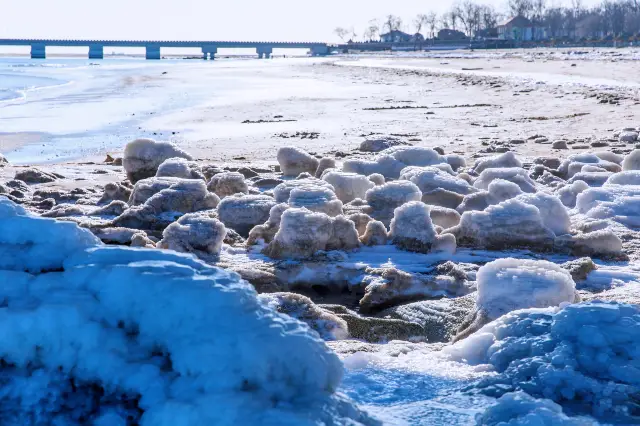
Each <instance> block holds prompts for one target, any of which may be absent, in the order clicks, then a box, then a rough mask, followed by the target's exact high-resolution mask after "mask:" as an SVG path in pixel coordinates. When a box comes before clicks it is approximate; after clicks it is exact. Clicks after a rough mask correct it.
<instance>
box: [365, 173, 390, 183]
mask: <svg viewBox="0 0 640 426" xmlns="http://www.w3.org/2000/svg"><path fill="white" fill-rule="evenodd" d="M367 177H368V178H369V180H370V181H371V182H373V183H374V185H376V186H379V185H384V184H385V182H386V180H385V178H384V176H382V175H381V174H380V173H373V174H370V175H369V176H367Z"/></svg>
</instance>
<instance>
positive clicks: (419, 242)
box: [389, 201, 456, 253]
mask: <svg viewBox="0 0 640 426" xmlns="http://www.w3.org/2000/svg"><path fill="white" fill-rule="evenodd" d="M389 237H390V238H391V239H392V241H393V243H394V244H396V245H397V246H398V247H400V248H402V249H404V250H407V251H413V252H419V253H429V252H431V251H432V250H433V251H445V252H447V253H455V251H456V239H455V238H454V237H453V235H451V234H446V235H437V233H436V230H435V228H434V227H433V222H432V220H431V215H430V208H429V206H427V205H426V204H424V203H422V202H420V201H411V202H409V203H406V204H404V205H402V206H400V207H398V208H397V209H395V212H394V215H393V219H392V220H391V228H390V230H389Z"/></svg>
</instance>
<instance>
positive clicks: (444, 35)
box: [438, 28, 467, 40]
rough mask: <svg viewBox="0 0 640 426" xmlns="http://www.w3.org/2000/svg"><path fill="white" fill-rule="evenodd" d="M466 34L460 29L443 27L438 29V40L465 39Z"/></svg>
mask: <svg viewBox="0 0 640 426" xmlns="http://www.w3.org/2000/svg"><path fill="white" fill-rule="evenodd" d="M466 39H467V36H466V34H465V33H463V32H462V31H458V30H451V29H449V28H443V29H441V30H440V31H438V40H466Z"/></svg>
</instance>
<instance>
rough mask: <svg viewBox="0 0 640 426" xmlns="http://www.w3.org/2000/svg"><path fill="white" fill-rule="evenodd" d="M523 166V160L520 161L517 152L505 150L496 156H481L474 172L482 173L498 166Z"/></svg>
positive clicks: (474, 167)
mask: <svg viewBox="0 0 640 426" xmlns="http://www.w3.org/2000/svg"><path fill="white" fill-rule="evenodd" d="M513 167H517V168H521V167H522V161H520V160H519V159H518V158H517V157H516V154H515V153H513V152H512V151H508V152H505V153H504V154H500V155H497V156H494V157H488V158H480V159H478V160H477V161H476V163H475V164H474V166H473V172H474V173H476V174H480V173H482V172H483V171H484V170H486V169H497V168H513Z"/></svg>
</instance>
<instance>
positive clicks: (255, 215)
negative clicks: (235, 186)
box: [218, 194, 277, 235]
mask: <svg viewBox="0 0 640 426" xmlns="http://www.w3.org/2000/svg"><path fill="white" fill-rule="evenodd" d="M276 204H277V203H276V202H275V201H274V199H273V198H271V197H269V196H268V195H243V194H236V195H231V196H228V197H225V198H224V199H223V200H222V201H220V205H219V206H218V216H219V219H220V221H221V222H222V223H224V225H225V226H226V227H227V228H231V229H233V230H234V231H236V232H237V233H239V234H240V235H248V234H249V231H250V230H251V228H253V227H254V226H256V225H260V224H262V223H265V222H266V221H267V219H269V213H270V210H271V208H272V207H274V206H275V205H276Z"/></svg>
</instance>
